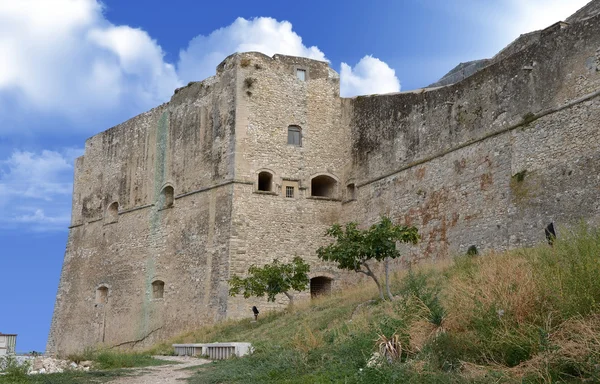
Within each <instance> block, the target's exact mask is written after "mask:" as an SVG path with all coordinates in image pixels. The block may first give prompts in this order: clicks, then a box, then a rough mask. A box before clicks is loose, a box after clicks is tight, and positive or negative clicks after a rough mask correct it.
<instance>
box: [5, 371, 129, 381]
mask: <svg viewBox="0 0 600 384" xmlns="http://www.w3.org/2000/svg"><path fill="white" fill-rule="evenodd" d="M130 374H131V372H127V371H126V370H110V371H89V372H78V371H69V372H63V373H50V374H43V375H27V374H25V373H21V374H8V375H0V383H2V384H5V383H6V384H88V383H106V382H108V381H110V380H114V379H116V378H118V377H122V376H128V375H130Z"/></svg>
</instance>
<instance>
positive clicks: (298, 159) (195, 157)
mask: <svg viewBox="0 0 600 384" xmlns="http://www.w3.org/2000/svg"><path fill="white" fill-rule="evenodd" d="M442 80H443V82H444V83H443V84H437V85H438V87H431V88H426V89H421V90H417V91H411V92H401V93H395V94H386V95H371V96H358V97H354V98H340V96H339V76H338V75H337V73H336V72H334V71H333V70H332V69H331V68H329V66H328V64H327V63H325V62H319V61H315V60H309V59H304V58H298V57H290V56H284V55H275V56H273V57H268V56H265V55H263V54H260V53H253V52H249V53H236V54H233V55H231V56H229V57H227V58H226V59H225V60H224V61H223V62H222V63H221V64H220V65H219V66H218V67H217V71H216V75H215V76H213V77H211V78H208V79H206V80H204V81H202V82H194V83H190V84H188V86H186V87H183V88H180V89H177V90H176V91H175V94H174V95H173V97H172V98H171V100H170V101H169V102H168V103H166V104H163V105H161V106H159V107H157V108H154V109H152V110H150V111H148V112H146V113H143V114H141V115H139V116H136V117H134V118H132V119H131V120H128V121H126V122H124V123H122V124H120V125H118V126H116V127H113V128H111V129H109V130H107V131H105V132H102V133H100V134H98V135H96V136H93V137H91V138H90V139H88V140H87V141H86V145H85V154H84V156H82V157H80V158H78V159H77V160H76V164H75V183H74V190H73V210H72V224H71V226H70V232H69V238H68V244H67V249H66V254H65V259H64V264H63V269H62V275H61V279H60V284H59V288H58V294H57V298H56V305H55V309H54V316H53V320H52V325H51V330H50V335H49V340H48V346H47V351H48V352H49V353H61V354H65V353H70V352H74V351H81V350H83V349H84V348H86V347H91V346H96V345H106V346H121V345H122V346H130V347H144V346H148V345H150V344H152V343H154V342H156V341H158V340H164V339H166V338H168V337H171V336H173V335H176V334H178V333H180V332H182V331H186V330H191V329H195V328H197V327H200V326H202V325H206V324H211V323H214V322H218V321H220V320H224V319H229V318H241V317H248V318H250V317H251V311H250V308H251V306H252V305H257V306H258V307H259V308H260V309H261V311H262V310H269V309H272V308H281V307H283V306H285V305H286V303H287V299H286V298H285V297H283V295H282V297H281V299H279V301H278V302H276V303H266V300H265V299H262V300H258V299H250V300H244V299H243V298H241V297H229V296H228V282H227V280H228V278H229V277H230V276H231V275H232V274H239V275H243V274H244V273H245V272H246V271H247V268H248V267H249V266H250V265H251V264H258V265H260V264H263V263H267V262H270V261H272V260H273V259H275V258H278V259H280V260H282V261H289V260H291V258H293V257H294V255H298V256H301V257H303V258H304V259H305V260H307V261H309V262H310V264H311V274H310V277H311V286H310V291H311V293H313V294H314V293H319V292H326V291H329V290H331V289H342V288H343V287H344V285H345V284H349V283H352V282H354V281H356V279H357V278H358V277H357V276H356V274H353V273H352V274H347V273H342V272H340V271H339V270H337V269H336V268H335V265H331V264H327V263H322V262H320V261H319V260H318V259H317V257H316V254H315V250H316V249H317V248H318V247H319V246H321V245H324V244H326V243H327V242H328V241H329V240H328V239H327V238H325V237H324V236H323V235H324V232H325V230H326V228H328V227H329V226H330V225H331V224H333V223H335V222H342V223H343V222H347V221H351V220H352V221H357V222H359V223H360V224H361V225H363V226H367V225H370V224H372V223H374V222H376V221H378V219H379V217H380V216H381V215H388V216H390V217H391V218H392V219H393V220H394V221H396V222H400V223H406V224H410V225H415V226H417V227H418V228H419V231H420V233H421V236H422V241H421V243H420V244H419V245H418V246H417V247H415V248H412V249H408V250H407V252H408V255H409V257H410V258H412V259H415V260H416V259H437V258H443V257H446V256H451V255H453V254H460V253H464V252H465V251H466V250H467V249H468V247H469V246H472V245H475V246H476V247H477V248H478V249H480V250H486V249H507V248H511V247H517V246H527V245H531V244H535V243H539V242H543V241H545V237H544V227H545V226H546V225H548V224H549V223H551V222H554V223H556V224H558V225H559V226H561V225H571V224H575V223H578V222H579V221H581V220H583V221H586V222H588V223H590V224H592V225H598V224H600V199H599V196H600V140H599V138H598V136H599V135H600V0H595V1H592V2H591V3H589V4H588V5H587V6H586V7H584V8H583V9H581V10H580V11H579V12H577V13H576V14H575V15H573V16H572V17H570V18H569V19H567V20H566V22H560V23H557V24H554V25H552V26H551V27H549V28H547V29H545V30H542V31H538V32H534V33H530V34H527V35H522V36H521V37H520V38H519V39H517V40H516V41H515V42H513V43H512V44H511V45H509V46H508V47H507V48H506V49H504V50H503V51H501V52H500V53H499V54H498V55H496V56H495V57H494V58H492V59H489V60H486V61H482V62H474V63H467V64H463V65H461V66H459V67H457V68H456V69H455V70H454V71H452V72H451V73H450V74H449V75H447V76H446V77H445V78H444V79H442ZM559 235H560V234H559ZM396 267H399V265H397V266H396ZM309 294H310V293H306V294H305V295H309Z"/></svg>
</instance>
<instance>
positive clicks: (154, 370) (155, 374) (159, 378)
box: [108, 356, 210, 384]
mask: <svg viewBox="0 0 600 384" xmlns="http://www.w3.org/2000/svg"><path fill="white" fill-rule="evenodd" d="M155 357H156V358H157V359H160V360H168V361H174V362H177V363H179V364H167V365H160V366H157V367H143V368H132V369H131V370H132V373H133V374H134V375H135V376H128V377H120V378H118V379H116V380H113V381H110V382H108V384H183V383H185V381H184V380H185V379H186V378H188V377H190V376H191V375H192V374H193V373H194V370H191V369H183V368H189V367H193V366H196V365H202V364H206V363H210V360H205V359H198V358H196V357H189V356H155ZM137 373H139V375H138V374H137Z"/></svg>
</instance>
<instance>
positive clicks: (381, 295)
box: [363, 263, 385, 301]
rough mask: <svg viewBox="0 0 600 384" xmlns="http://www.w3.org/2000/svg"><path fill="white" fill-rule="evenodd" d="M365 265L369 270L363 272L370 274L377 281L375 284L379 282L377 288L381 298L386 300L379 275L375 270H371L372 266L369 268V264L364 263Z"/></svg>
mask: <svg viewBox="0 0 600 384" xmlns="http://www.w3.org/2000/svg"><path fill="white" fill-rule="evenodd" d="M363 265H364V266H365V268H367V272H363V273H364V274H365V275H367V276H370V277H371V279H373V281H374V282H375V284H377V289H378V290H379V297H381V300H383V301H385V297H384V296H383V288H381V284H379V280H377V276H375V274H374V273H373V271H371V268H369V264H367V263H363Z"/></svg>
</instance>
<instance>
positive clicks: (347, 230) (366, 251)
mask: <svg viewBox="0 0 600 384" xmlns="http://www.w3.org/2000/svg"><path fill="white" fill-rule="evenodd" d="M326 236H330V237H333V238H334V239H335V242H333V243H331V244H329V245H327V246H324V247H320V248H319V249H318V250H317V256H318V257H319V258H320V259H322V260H324V261H333V262H336V263H337V264H338V268H340V269H346V270H350V271H354V272H356V273H363V274H365V275H367V276H369V277H371V278H372V279H373V281H375V284H376V285H377V289H378V290H379V296H380V297H381V299H382V300H385V297H384V295H383V289H382V287H381V284H380V283H379V279H378V278H377V276H376V275H375V273H373V270H372V269H371V265H369V262H370V261H371V260H374V261H384V262H385V285H386V290H387V294H388V296H389V297H390V299H392V300H393V299H394V296H393V295H392V293H391V291H390V286H389V268H388V262H389V260H390V259H396V258H398V257H400V252H399V251H398V249H397V248H396V243H398V242H401V243H409V244H416V243H417V241H419V232H418V231H417V228H415V227H412V226H411V227H407V226H403V225H395V224H394V223H392V221H391V220H390V219H389V218H388V217H385V216H384V217H382V218H381V220H380V221H379V222H378V223H377V224H373V225H372V226H371V227H370V228H369V229H365V230H361V229H359V228H358V224H357V223H355V222H350V223H347V224H346V226H345V227H342V226H341V225H340V224H334V225H333V226H331V228H329V229H328V230H327V233H326Z"/></svg>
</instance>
